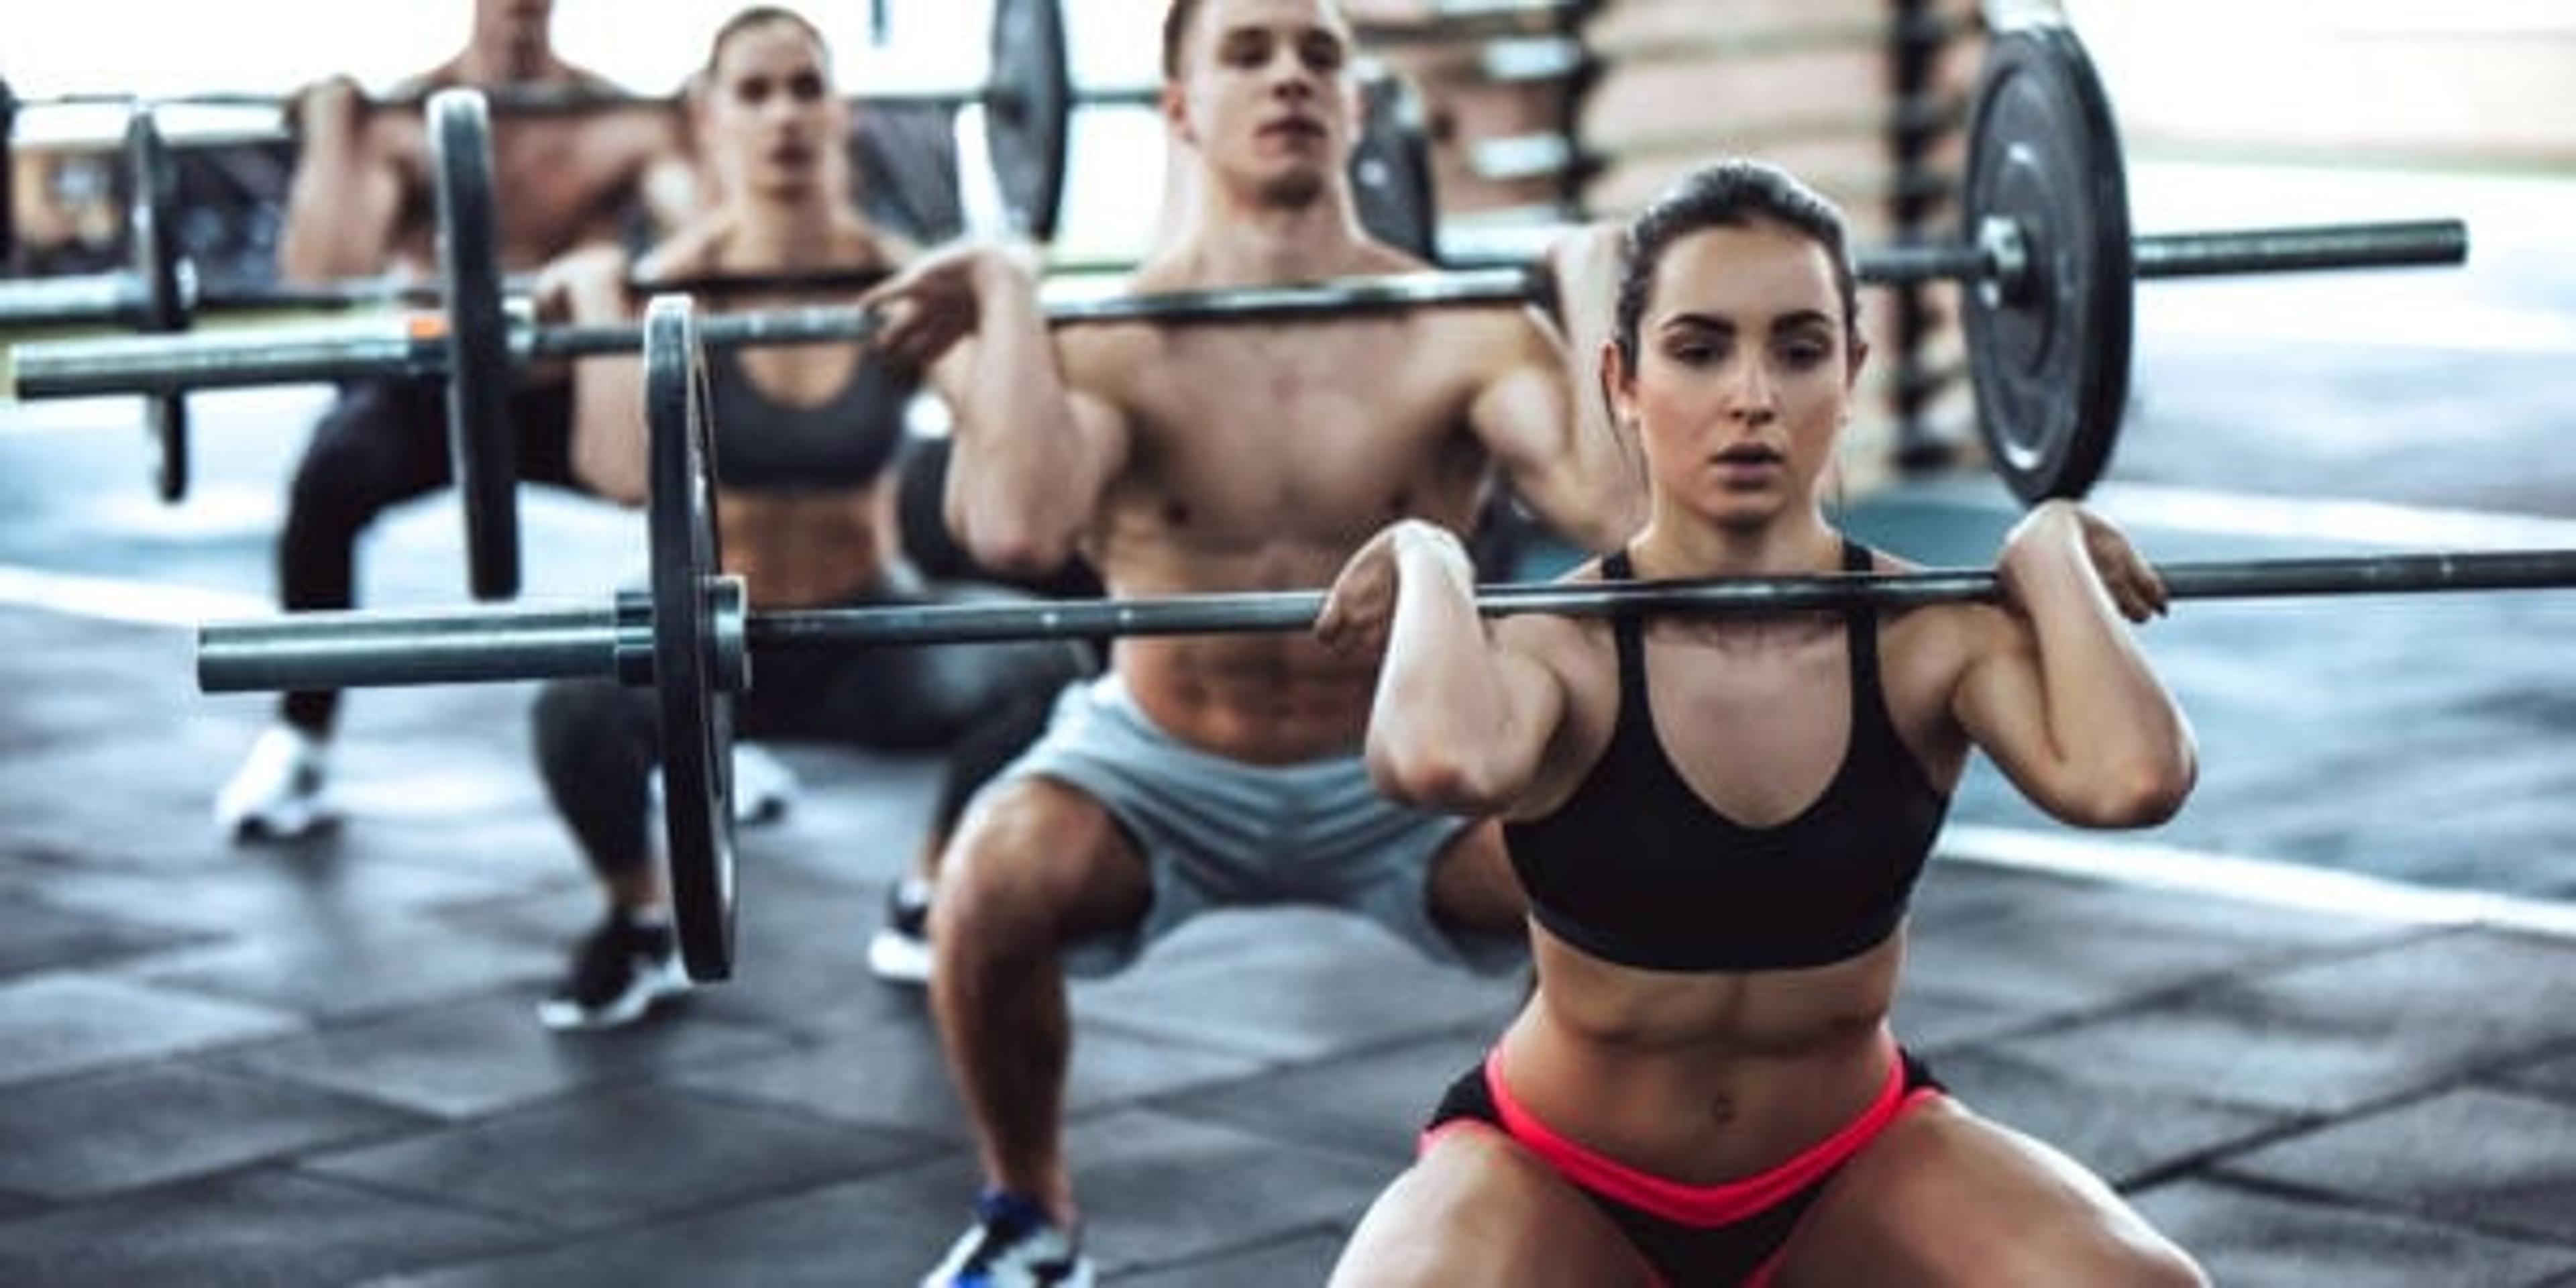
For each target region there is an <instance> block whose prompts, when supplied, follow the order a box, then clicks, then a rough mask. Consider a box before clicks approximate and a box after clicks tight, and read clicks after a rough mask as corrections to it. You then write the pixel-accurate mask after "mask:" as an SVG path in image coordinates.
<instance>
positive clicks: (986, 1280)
mask: <svg viewBox="0 0 2576 1288" xmlns="http://www.w3.org/2000/svg"><path fill="white" fill-rule="evenodd" d="M1092 1283H1093V1275H1092V1270H1091V1262H1090V1260H1089V1259H1088V1258H1086V1257H1084V1256H1083V1255H1082V1239H1081V1236H1080V1234H1079V1233H1067V1232H1066V1231H1064V1230H1062V1229H1060V1228H1058V1227H1057V1225H1056V1223H1055V1222H1054V1221H1052V1220H1049V1219H1048V1217H1047V1214H1046V1209H1045V1208H1043V1207H1040V1206H1039V1205H1038V1204H1036V1203H1035V1202H1033V1201H1031V1200H1029V1199H1025V1198H1022V1197H1020V1196H1019V1195H1017V1194H1005V1193H1003V1192H1001V1191H1000V1190H986V1191H984V1192H983V1193H982V1194H980V1195H977V1196H976V1198H975V1224H973V1225H971V1226H968V1227H966V1233H964V1234H962V1235H959V1236H958V1238H957V1242H956V1244H955V1245H954V1246H952V1247H950V1248H949V1249H948V1255H947V1257H945V1258H944V1259H942V1260H941V1261H940V1263H939V1268H938V1269H936V1270H933V1271H931V1272H930V1275H929V1277H928V1278H926V1279H923V1280H922V1281H921V1288H1092Z"/></svg>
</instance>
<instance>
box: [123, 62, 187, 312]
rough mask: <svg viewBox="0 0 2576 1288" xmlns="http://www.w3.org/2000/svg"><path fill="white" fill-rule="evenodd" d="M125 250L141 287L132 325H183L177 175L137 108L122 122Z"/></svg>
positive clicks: (155, 126)
mask: <svg viewBox="0 0 2576 1288" xmlns="http://www.w3.org/2000/svg"><path fill="white" fill-rule="evenodd" d="M125 175H126V182H127V184H128V185H129V191H128V192H127V194H126V203H125V234H126V249H127V251H128V252H129V253H130V254H131V255H132V257H133V261H134V276H135V280H136V281H137V282H138V283H140V284H141V286H142V288H143V299H142V304H141V309H142V312H141V313H140V314H139V315H138V316H137V317H136V318H135V329H136V330H139V331H147V332H159V333H165V334H166V333H170V332H177V331H185V330H187V329H188V300H187V297H186V296H185V295H184V294H183V293H182V291H181V286H180V282H179V237H178V233H179V227H178V222H179V221H178V216H179V211H178V201H177V193H176V189H177V186H178V181H179V176H178V173H177V172H176V171H174V170H173V169H172V168H171V165H170V149H169V148H168V146H167V145H165V144H164V143H163V142H162V141H161V127H160V125H159V123H158V122H156V121H154V120H153V118H152V109H150V108H148V107H138V108H136V109H135V110H134V113H133V115H131V116H128V117H127V118H126V120H125Z"/></svg>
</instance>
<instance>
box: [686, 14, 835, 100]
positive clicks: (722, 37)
mask: <svg viewBox="0 0 2576 1288" xmlns="http://www.w3.org/2000/svg"><path fill="white" fill-rule="evenodd" d="M781 22H783V23H785V24H787V25H788V26H791V27H794V28H795V29H797V30H798V31H801V32H804V33H805V38H806V39H807V40H810V41H813V42H814V49H815V52H817V53H819V54H821V55H822V56H823V66H824V68H825V70H827V71H828V70H829V69H830V67H831V64H832V46H831V44H830V43H829V42H827V41H825V40H824V39H823V29H822V28H820V27H817V26H815V25H814V20H813V19H811V18H808V17H806V16H805V15H803V14H801V13H798V12H796V11H795V10H793V9H790V8H787V7H786V6H784V5H774V4H756V5H753V6H751V7H750V8H747V9H739V10H736V11H735V12H734V15H733V16H732V17H730V18H727V19H725V20H724V25H723V26H721V27H718V28H716V35H715V39H713V40H711V41H708V42H707V63H706V66H705V67H704V68H702V69H701V70H700V71H699V73H698V78H699V79H700V80H701V81H703V82H704V83H706V84H709V85H712V84H714V83H715V79H716V63H717V62H719V61H721V60H722V59H723V58H724V51H725V46H726V45H727V44H728V43H730V42H731V41H732V40H733V38H734V37H736V36H739V35H741V34H742V33H744V32H746V31H749V30H751V29H752V28H754V27H766V26H768V25H770V24H771V23H781Z"/></svg>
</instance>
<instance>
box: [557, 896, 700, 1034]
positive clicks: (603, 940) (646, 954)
mask: <svg viewBox="0 0 2576 1288" xmlns="http://www.w3.org/2000/svg"><path fill="white" fill-rule="evenodd" d="M687 991H689V976H688V973H687V972H686V971H685V970H683V969H681V966H680V952H679V945H678V943H677V941H675V940H674V939H673V938H672V936H671V927H670V926H669V925H668V924H667V923H665V924H660V925H645V924H642V923H639V922H637V921H636V920H635V919H634V918H633V917H632V916H630V915H629V914H627V913H626V912H624V911H622V910H621V911H616V912H611V913H609V914H608V918H607V920H605V921H602V922H600V923H599V928H598V929H596V930H593V931H591V932H590V937H589V938H587V939H584V940H583V941H582V942H581V947H580V948H578V949H576V950H574V952H573V958H572V973H571V974H570V975H569V976H566V977H565V979H564V982H563V983H562V984H560V985H558V986H557V987H556V988H555V991H554V995H553V996H551V997H548V998H547V999H546V1000H544V1001H542V1002H539V1003H537V1022H538V1023H540V1024H543V1025H545V1026H546V1027H547V1028H550V1029H613V1028H616V1027H618V1026H619V1025H623V1024H632V1023H634V1022H635V1021H637V1020H640V1019H642V1018H644V1013H645V1012H647V1011H649V1010H652V1009H653V1004H654V1003H655V1002H659V1001H661V1000H662V999H664V998H666V997H677V996H679V995H680V994H682V993H685V992H687Z"/></svg>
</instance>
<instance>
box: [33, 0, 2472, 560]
mask: <svg viewBox="0 0 2576 1288" xmlns="http://www.w3.org/2000/svg"><path fill="white" fill-rule="evenodd" d="M1006 7H1007V6H1006ZM429 114H430V117H431V122H432V127H433V128H432V131H431V140H432V147H433V152H434V153H435V155H436V157H437V159H438V164H437V166H436V173H437V177H438V188H439V191H440V193H441V211H442V219H441V227H442V230H443V232H442V237H441V240H440V252H441V280H442V283H443V285H444V286H445V287H446V298H447V302H448V303H447V312H446V314H445V315H444V316H443V317H438V318H433V317H430V316H428V315H423V316H419V317H414V318H411V319H408V320H393V321H390V322H385V323H380V324H377V325H374V326H372V327H369V328H365V329H358V330H344V331H338V332H331V331H322V332H315V333H311V334H308V335H302V336H296V335H288V334H284V333H269V334H260V333H255V332H237V333H234V334H231V335H227V336H222V337H191V338H185V339H159V340H154V339H117V340H99V341H87V342H65V343H59V344H52V345H29V346H25V347H23V348H22V349H21V350H19V351H18V352H17V354H16V355H15V368H16V369H15V372H14V374H13V375H12V376H11V377H10V380H9V381H7V382H0V383H6V384H9V385H12V386H13V387H14V390H15V392H16V395H17V396H19V397H24V398H57V397H77V396H83V395H90V394H105V393H146V394H151V395H154V396H155V397H156V398H163V399H167V398H169V396H170V395H171V394H173V393H174V392H176V391H179V390H184V389H189V388H208V387H220V386H227V385H243V384H273V383H280V382H286V381H298V380H332V379H347V378H355V377H362V376H370V375H398V374H408V375H424V376H426V375H443V376H445V378H446V379H447V380H448V382H449V385H450V392H451V397H450V400H449V402H450V410H451V430H452V433H453V451H454V455H455V459H456V465H457V477H458V479H459V481H460V482H459V487H460V494H461V496H462V500H463V504H464V506H465V508H466V512H467V531H468V555H469V561H470V563H471V565H472V583H473V586H474V589H475V593H476V594H477V595H478V596H481V597H484V598H495V597H503V596H506V595H508V594H510V593H513V592H514V591H515V589H516V586H517V582H518V570H517V544H516V535H515V534H516V521H515V514H514V513H513V512H512V510H513V507H514V505H515V488H514V481H515V472H516V471H515V466H514V464H513V455H512V453H513V440H512V437H511V434H510V432H509V428H508V425H507V422H506V418H504V417H503V415H502V408H501V401H502V400H501V391H502V390H504V389H506V387H507V376H508V373H509V372H510V370H511V369H512V368H513V367H514V366H515V365H518V364H520V363H523V362H527V361H533V360H537V359H543V358H557V357H580V356H586V355H592V354H601V353H618V352H633V351H634V349H635V346H636V344H637V343H638V341H639V340H640V338H641V337H640V335H639V334H638V332H637V329H636V328H632V327H609V328H540V327H535V326H532V325H530V324H529V323H527V322H526V321H525V320H524V319H520V320H517V321H513V320H511V319H510V317H509V314H508V312H507V310H506V309H504V308H503V306H502V303H501V293H500V289H499V287H498V284H497V278H496V277H495V276H494V275H493V274H492V273H491V272H489V271H486V269H487V266H488V265H489V263H490V262H491V259H490V256H489V254H488V251H489V250H490V248H491V247H492V246H493V245H494V244H496V243H497V239H498V234H497V231H496V229H497V223H496V221H495V218H494V216H493V212H492V210H491V202H490V199H489V188H490V184H491V179H490V165H489V156H490V152H489V124H488V119H487V116H486V109H485V108H484V107H483V106H482V104H481V100H479V99H478V98H477V97H476V96H475V95H474V94H473V92H472V91H463V90H449V91H444V92H442V93H441V94H439V95H436V96H434V97H433V98H432V99H431V100H430V107H429ZM1962 210H1963V217H1962V225H1961V236H1960V237H1959V238H1958V239H1957V240H1955V241H1953V242H1950V243H1948V244H1934V245H1924V244H1905V245H1896V246H1889V247H1881V248H1874V249H1864V250H1862V251H1861V252H1860V253H1859V254H1858V255H1857V256H1856V270H1857V272H1858V273H1859V275H1860V276H1861V277H1862V278H1863V279H1864V280H1866V281H1869V282H1873V283H1879V284H1894V283H1906V282H1922V281H1936V280H1957V281H1962V282H1965V283H1968V284H1970V285H1971V286H1972V287H1973V288H1974V289H1972V290H1971V291H1969V292H1968V293H1967V294H1968V299H1967V303H1966V308H1965V314H1964V317H1963V327H1964V330H1965V334H1966V339H1967V350H1968V358H1969V366H1970V369H1971V373H1972V378H1973V381H1974V383H1975V385H1976V388H1977V394H1978V398H1977V408H1978V424H1979V428H1980V432H1981V433H1982V435H1983V436H1984V438H1985V441H1986V443H1987V445H1988V447H1989V449H1990V450H1989V454H1990V458H1991V460H1992V461H1993V463H1994V466H1995V469H1996V470H1997V472H1998V473H1999V474H2000V475H2001V476H2002V477H2003V479H2004V480H2005V482H2006V483H2007V484H2008V485H2009V486H2010V487H2011V488H2012V490H2013V491H2014V492H2015V494H2016V495H2018V496H2020V497H2021V498H2023V499H2024V500H2025V501H2036V500H2039V499H2042V498H2046V497H2054V496H2064V497H2072V496H2081V495H2083V494H2084V493H2085V491H2086V490H2087V489H2089V488H2090V487H2091V485H2092V483H2093V482H2094V480H2095V479H2096V478H2098V477H2099V475H2100V473H2101V471H2102V469H2103V468H2104V466H2105V465H2106V464H2107V462H2108V460H2109V458H2110V454H2111V449H2112V447H2113V445H2114V444H2115V443H2116V441H2117V438H2118V433H2119V428H2120V422H2121V416H2122V413H2123V410H2124V404H2125V403H2126V400H2127V390H2128V373H2129V351H2130V337H2131V331H2132V309H2133V304H2134V301H2133V296H2134V288H2133V285H2132V283H2133V282H2134V280H2135V279H2137V278H2141V277H2144V278H2164V277H2185V276H2203V275H2217V274H2242V273H2254V272H2283V271H2296V270H2311V269H2324V268H2360V267H2388V266H2397V265H2413V264H2456V263H2459V262H2461V261H2462V260H2464V259H2465V258H2466V256H2467V251H2468V233H2467V229H2466V227H2465V225H2463V224H2462V223H2460V222H2459V221H2457V220H2428V221H2414V222H2400V223H2371V224H2345V225H2318V226H2308V227H2286V228H2253V229H2239V230H2230V231H2211V232H2181V233H2163V234H2150V235H2146V236H2136V237H2133V236H2132V234H2131V231H2130V227H2129V222H2128V206H2127V190H2126V182H2125V179H2124V177H2123V168H2122V158H2121V152H2120V145H2119V136H2118V133H2117V130H2116V128H2115V126H2114V125H2113V123H2112V120H2111V116H2110V108H2109V100H2108V96H2107V94H2105V92H2104V91H2103V89H2102V86H2101V83H2100V81H2099V79H2098V77H2096V75H2095V74H2094V72H2093V69H2092V64H2091V61H2090V60H2089V59H2088V58H2087V57H2086V55H2085V53H2084V50H2083V46H2082V44H2081V42H2080V41H2078V40H2077V38H2076V36H2075V34H2074V32H2073V31H2072V30H2070V29H2068V28H2067V27H2065V26H2064V25H2062V24H2058V23H2037V24H2029V25H2024V26H2020V27H2015V28H2010V29H2006V30H2004V31H2001V32H1999V33H1998V34H1997V35H1996V38H1995V41H1994V47H1993V49H1992V51H1991V53H1990V54H1989V57H1988V60H1987V63H1986V66H1985V69H1984V72H1983V75H1982V76H1981V78H1980V81H1979V86H1978V90H1977V93H1976V96H1975V102H1974V111H1973V115H1972V118H1971V123H1970V128H1969V138H1968V161H1967V176H1966V179H1965V183H1964V195H1963V199H1962ZM460 247H462V248H464V249H463V250H462V251H460V249H459V248H460ZM460 278H462V279H464V280H463V283H462V285H461V286H460V284H459V280H458V279H460ZM1551 293H1552V279H1551V278H1550V276H1549V274H1548V273H1547V272H1545V271H1544V269H1543V268H1542V267H1541V266H1539V265H1536V264H1533V263H1529V262H1522V263H1518V264H1510V265H1503V266H1495V267H1487V268H1474V269H1454V270H1447V271H1440V272H1431V273H1416V274H1403V275H1395V276H1388V277H1375V278H1341V279H1331V280H1326V281H1321V282H1313V283H1303V284H1292V285H1283V286H1265V287H1251V288H1239V289H1226V290H1212V291H1196V292H1184V293H1177V294H1164V295H1144V296H1129V297H1117V298H1111V299H1092V300H1060V299H1059V300H1050V301H1049V302H1048V304H1047V307H1046V312H1047V316H1048V318H1049V320H1050V321H1052V322H1055V323H1057V324H1074V323H1084V322H1115V321H1160V322H1203V321H1247V320H1263V319H1280V318H1291V317H1299V316H1341V315H1347V314H1352V313H1360V312H1369V311H1380V310H1388V309H1411V308H1423V307H1451V306H1486V305H1503V304H1538V305H1540V306H1542V307H1548V306H1551V305H1552V303H1553V301H1552V300H1551V299H1550V298H1549V297H1550V295H1551ZM875 326H876V319H875V318H874V317H873V316H871V315H870V314H869V312H868V311H866V310H861V309H857V308H854V307H849V306H815V307H808V308H805V309H801V310H789V311H772V312H757V313H744V314H737V315H732V316H729V317H726V318H722V319H717V320H714V321H710V322H709V323H707V324H706V327H705V333H706V340H707V343H709V344H711V345H714V346H718V347H729V346H736V345H746V344H796V343H823V342H837V341H859V340H864V339H866V338H867V337H868V336H869V335H870V334H871V333H872V332H873V330H874V328H875Z"/></svg>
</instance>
